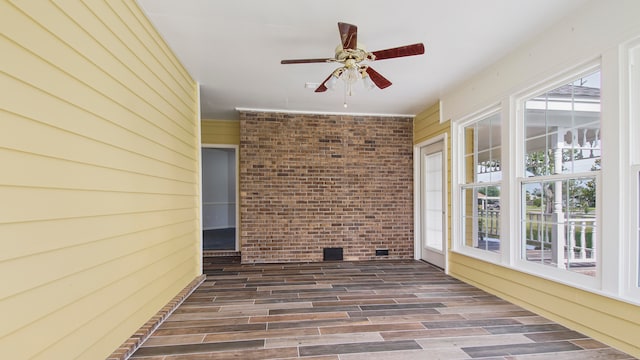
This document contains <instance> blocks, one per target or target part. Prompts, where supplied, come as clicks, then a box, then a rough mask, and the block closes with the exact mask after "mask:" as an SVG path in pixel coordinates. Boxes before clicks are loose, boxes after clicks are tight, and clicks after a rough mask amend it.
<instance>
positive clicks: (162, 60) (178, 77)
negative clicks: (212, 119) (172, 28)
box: [89, 1, 197, 103]
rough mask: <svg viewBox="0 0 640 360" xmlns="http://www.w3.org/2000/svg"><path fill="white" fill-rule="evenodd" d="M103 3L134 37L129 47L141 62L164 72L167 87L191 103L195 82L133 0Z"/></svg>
mask: <svg viewBox="0 0 640 360" xmlns="http://www.w3.org/2000/svg"><path fill="white" fill-rule="evenodd" d="M105 4H107V5H108V6H109V7H111V8H112V9H113V11H114V12H116V13H117V14H118V16H119V17H120V18H121V19H122V24H123V26H126V27H127V29H128V31H129V32H130V33H131V34H135V36H136V37H137V39H138V41H137V42H135V43H134V44H132V46H136V53H138V54H140V56H143V57H144V58H145V60H146V61H145V62H147V63H148V64H149V66H151V67H152V69H153V71H154V72H155V73H158V74H160V73H166V76H163V78H165V79H166V80H167V81H171V82H170V83H169V85H170V87H171V88H174V89H176V90H177V89H179V88H182V89H183V90H184V91H185V93H186V95H188V96H189V98H190V100H189V103H195V102H196V100H197V99H196V92H195V86H196V83H195V82H194V81H193V80H192V78H191V75H189V73H188V72H187V70H186V69H185V68H184V66H182V64H180V62H179V61H178V58H177V57H176V56H175V54H174V53H173V51H172V50H171V49H170V48H169V46H168V45H167V44H166V43H165V42H164V39H163V38H162V37H161V36H160V35H159V34H158V33H157V31H156V30H155V29H154V28H153V27H152V26H151V24H150V23H149V21H148V20H147V18H146V17H145V15H144V14H143V13H142V11H141V10H140V8H138V6H136V4H135V3H134V2H133V1H127V2H123V1H110V2H105ZM100 5H101V4H100V3H98V2H95V3H94V2H92V3H91V4H89V6H90V7H91V8H93V9H95V6H100ZM97 13H98V14H100V13H101V11H99V10H98V12H97ZM123 30H124V29H123ZM114 31H116V32H118V31H119V29H114Z"/></svg>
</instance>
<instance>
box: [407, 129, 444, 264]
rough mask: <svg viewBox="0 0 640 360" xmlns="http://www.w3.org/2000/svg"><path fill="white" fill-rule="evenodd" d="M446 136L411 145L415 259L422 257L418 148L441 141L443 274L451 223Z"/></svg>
mask: <svg viewBox="0 0 640 360" xmlns="http://www.w3.org/2000/svg"><path fill="white" fill-rule="evenodd" d="M447 139H448V136H447V134H446V133H444V134H440V135H436V136H434V137H432V138H429V139H427V140H424V141H422V142H420V143H418V144H415V145H414V146H413V229H414V230H413V256H414V259H415V260H420V259H422V241H421V231H422V228H421V225H420V224H421V222H420V220H419V219H420V202H421V201H420V199H421V196H422V191H421V187H420V166H421V164H422V159H421V158H420V150H421V149H422V148H423V147H425V146H429V145H431V144H435V143H438V142H442V157H443V158H442V167H443V169H442V171H443V175H442V176H443V182H444V183H443V197H444V198H443V204H442V205H443V208H444V214H443V216H444V220H445V223H446V226H445V227H444V229H443V232H444V234H443V236H444V238H445V242H444V249H443V254H444V272H445V274H448V273H449V227H450V226H451V224H450V223H449V201H448V200H449V199H448V196H447V193H448V190H449V183H448V180H449V177H448V176H447V175H448V172H449V166H448V151H447V148H448V140H447Z"/></svg>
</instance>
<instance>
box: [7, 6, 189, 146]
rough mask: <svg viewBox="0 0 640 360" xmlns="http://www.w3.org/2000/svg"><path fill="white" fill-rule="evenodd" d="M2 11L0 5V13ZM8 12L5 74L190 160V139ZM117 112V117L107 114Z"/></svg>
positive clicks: (17, 14)
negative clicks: (8, 58)
mask: <svg viewBox="0 0 640 360" xmlns="http://www.w3.org/2000/svg"><path fill="white" fill-rule="evenodd" d="M4 7H7V6H4ZM3 10H4V9H3V6H2V5H0V11H3ZM11 10H14V11H13V13H12V14H11V16H10V18H14V17H15V18H16V19H15V21H11V22H9V23H8V24H5V25H0V29H1V31H2V32H3V33H4V34H5V36H7V37H9V38H10V39H11V40H12V41H14V42H15V43H11V42H9V41H0V53H11V54H12V57H11V61H7V62H6V63H5V64H4V67H5V68H6V71H7V72H9V73H12V74H13V75H14V76H15V77H18V78H20V79H22V80H23V81H25V82H27V83H29V84H31V85H32V86H34V87H36V88H40V89H42V90H43V91H45V92H48V93H51V94H56V96H57V97H60V98H62V99H65V100H66V101H68V102H70V103H72V104H75V105H77V106H78V107H81V108H84V109H87V110H89V111H91V112H94V113H98V114H100V113H102V114H105V115H104V117H105V118H109V119H110V121H113V122H115V123H119V124H120V125H122V126H126V127H127V128H129V129H131V130H132V131H135V132H137V133H139V134H145V136H147V137H149V138H151V139H153V140H154V141H156V142H158V143H159V144H172V146H173V148H174V149H175V150H176V151H179V152H181V153H182V154H183V155H184V156H186V157H189V158H193V157H194V149H193V147H191V144H189V139H190V135H189V134H187V133H186V132H185V131H184V129H182V128H179V127H177V126H175V124H173V123H172V124H173V126H171V127H168V128H163V127H160V126H158V125H157V124H156V123H155V121H157V119H158V118H162V117H163V114H162V113H160V112H159V111H158V110H157V109H155V108H153V107H152V106H150V105H149V104H148V103H147V102H143V101H140V100H139V98H138V96H137V95H136V94H135V93H133V92H132V91H131V90H129V89H128V88H126V87H125V86H123V85H122V84H121V83H119V82H117V81H115V80H114V79H113V78H112V77H110V76H109V75H108V74H107V73H105V72H104V71H102V70H101V69H100V68H98V67H97V66H96V65H95V64H93V63H91V62H89V61H88V60H87V59H86V58H84V57H82V56H81V54H79V53H78V52H76V51H74V50H73V49H72V48H71V47H69V46H68V45H67V44H64V43H61V42H60V39H58V38H56V37H55V36H53V35H52V34H51V33H50V32H47V31H46V30H45V29H43V28H41V27H36V26H30V27H27V26H24V24H25V22H27V20H24V19H22V21H20V20H21V19H20V17H24V14H22V13H21V12H19V11H17V10H15V9H14V8H12V7H9V11H11ZM16 44H18V46H16ZM34 55H36V56H34ZM43 59H47V60H46V61H44V60H43ZM43 74H46V76H43ZM117 113H121V114H122V115H120V116H113V115H111V116H107V115H106V114H117ZM152 119H153V120H152ZM175 134H178V136H176V135H175Z"/></svg>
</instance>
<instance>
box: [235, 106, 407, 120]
mask: <svg viewBox="0 0 640 360" xmlns="http://www.w3.org/2000/svg"><path fill="white" fill-rule="evenodd" d="M236 111H251V112H266V113H284V114H306V115H341V116H375V117H402V118H412V119H413V118H414V117H415V116H416V114H375V113H347V112H331V111H302V110H289V109H253V108H242V107H237V108H236Z"/></svg>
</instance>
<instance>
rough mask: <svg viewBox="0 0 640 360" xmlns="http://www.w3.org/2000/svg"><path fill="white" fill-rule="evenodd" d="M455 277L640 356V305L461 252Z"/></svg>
mask: <svg viewBox="0 0 640 360" xmlns="http://www.w3.org/2000/svg"><path fill="white" fill-rule="evenodd" d="M449 271H450V273H451V275H452V276H455V277H456V278H459V279H461V280H463V281H465V282H468V283H470V284H472V285H475V286H477V287H479V288H482V289H484V290H486V291H488V292H490V293H492V294H495V295H497V296H500V297H502V298H504V299H506V300H509V301H511V302H513V303H515V304H518V305H521V306H522V307H524V308H526V309H529V310H531V311H533V312H536V313H538V314H541V315H542V316H545V317H547V318H549V319H552V320H554V321H557V322H559V323H561V324H564V325H565V326H567V327H569V328H571V329H574V330H577V331H580V332H582V333H584V334H586V335H589V336H591V337H593V338H595V339H597V340H600V341H602V342H605V343H607V344H609V345H611V346H614V347H617V348H618V349H621V350H623V351H625V352H627V353H629V354H631V355H633V356H636V357H640V311H638V306H636V305H631V304H628V303H625V302H622V301H617V300H615V299H612V298H609V297H604V296H600V295H597V294H594V293H591V292H587V291H583V290H579V289H576V288H574V287H570V286H566V285H562V284H559V283H556V282H553V281H548V280H545V279H542V278H539V277H537V276H532V275H528V274H524V273H521V272H519V271H515V270H511V269H507V268H505V267H502V266H498V265H493V264H488V263H486V262H484V261H481V260H477V259H473V258H470V257H467V256H464V255H461V254H456V253H453V254H451V256H450V257H449Z"/></svg>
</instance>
